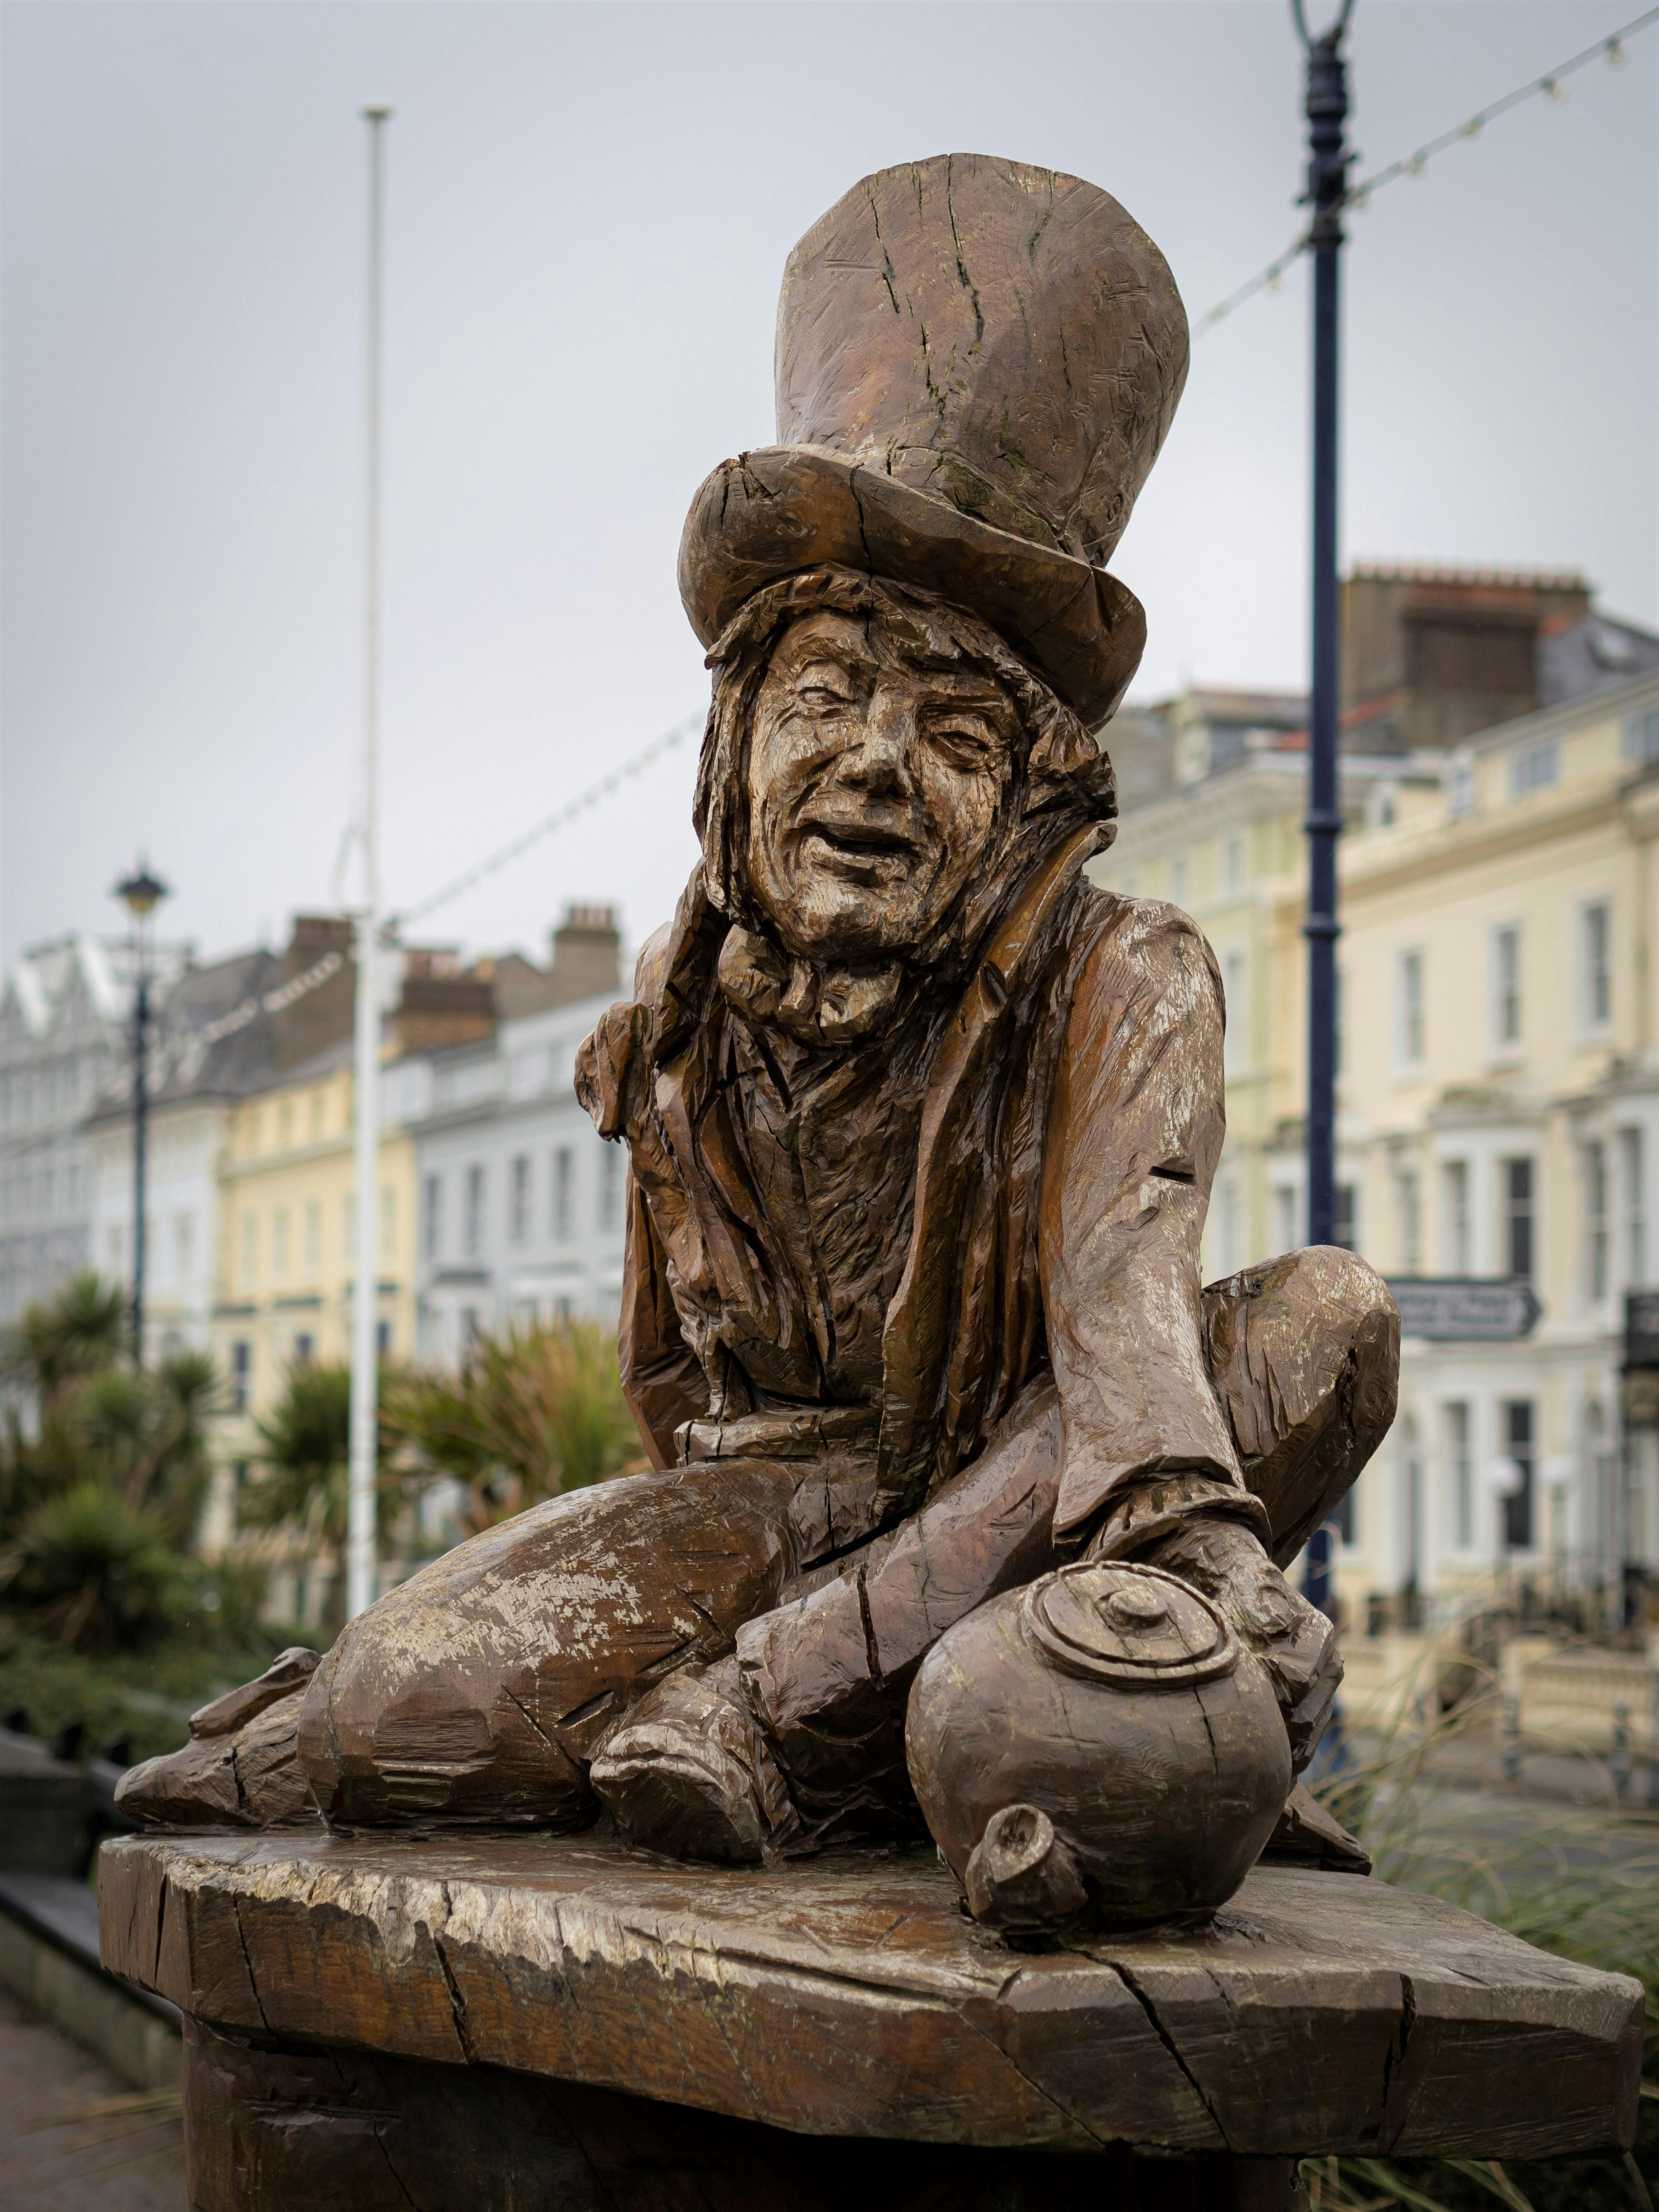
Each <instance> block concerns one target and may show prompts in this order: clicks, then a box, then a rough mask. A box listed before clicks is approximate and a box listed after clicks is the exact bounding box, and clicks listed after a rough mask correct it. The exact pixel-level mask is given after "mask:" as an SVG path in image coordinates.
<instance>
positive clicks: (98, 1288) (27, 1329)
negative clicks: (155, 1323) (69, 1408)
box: [4, 1267, 128, 1418]
mask: <svg viewBox="0 0 1659 2212" xmlns="http://www.w3.org/2000/svg"><path fill="white" fill-rule="evenodd" d="M127 1323H128V1315H127V1297H126V1292H125V1291H124V1290H122V1289H121V1287H120V1285H118V1284H116V1283H106V1282H105V1281H104V1280H103V1279H102V1277H101V1276H100V1275H99V1274H97V1273H95V1272H94V1270H93V1269H92V1268H90V1267H88V1268H86V1269H84V1270H83V1271H82V1273H80V1274H78V1275H72V1276H71V1277H70V1279H69V1281H68V1282H67V1283H65V1284H64V1286H63V1288H62V1289H61V1290H60V1291H58V1292H57V1294H56V1296H55V1297H50V1298H42V1299H37V1300H36V1301H35V1303H34V1304H33V1305H29V1306H26V1307H25V1308H24V1309H23V1311H22V1313H21V1316H19V1318H18V1321H17V1322H16V1324H15V1327H14V1328H13V1329H12V1331H11V1334H10V1339H9V1342H8V1344H7V1346H6V1349H5V1355H4V1369H5V1372H6V1375H7V1377H8V1379H9V1381H11V1382H12V1383H16V1384H21V1385H22V1386H23V1387H24V1388H25V1389H28V1390H30V1391H32V1392H33V1395H34V1398H35V1400H36V1402H37V1403H38V1405H39V1407H40V1412H41V1414H42V1416H43V1418H44V1416H45V1415H46V1413H48V1412H49V1411H50V1409H51V1408H52V1407H53V1406H54V1405H56V1404H57V1403H58V1400H59V1399H61V1398H62V1396H63V1395H64V1392H65V1391H66V1390H67V1389H69V1388H70V1386H71V1385H72V1384H74V1383H81V1382H84V1381H85V1380H86V1379H87V1377H88V1376H93V1375H98V1374H101V1373H102V1371H103V1370H105V1369H106V1368H108V1367H113V1366H114V1365H115V1364H116V1363H117V1361H118V1359H119V1358H120V1357H121V1354H122V1353H123V1352H125V1349H126V1346H127Z"/></svg>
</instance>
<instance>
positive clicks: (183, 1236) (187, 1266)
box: [173, 1213, 196, 1290]
mask: <svg viewBox="0 0 1659 2212" xmlns="http://www.w3.org/2000/svg"><path fill="white" fill-rule="evenodd" d="M195 1256H196V1216H195V1215H194V1214H193V1213H175V1214H174V1215H173V1280H174V1281H175V1282H176V1283H177V1284H178V1285H179V1289H180V1290H186V1289H188V1287H189V1285H190V1271H191V1262H192V1261H193V1260H194V1259H195Z"/></svg>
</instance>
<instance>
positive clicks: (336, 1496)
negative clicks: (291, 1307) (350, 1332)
mask: <svg viewBox="0 0 1659 2212" xmlns="http://www.w3.org/2000/svg"><path fill="white" fill-rule="evenodd" d="M390 1389H392V1382H391V1379H390V1378H389V1377H388V1376H386V1375H384V1374H383V1375H382V1376H381V1395H382V1397H383V1398H384V1397H385V1396H386V1395H387V1394H388V1392H389V1391H390ZM256 1425H257V1427H258V1431H259V1442H260V1449H259V1452H258V1462H259V1464H260V1466H261V1468H262V1469H263V1473H262V1474H261V1475H260V1477H259V1480H258V1481H257V1482H256V1483H254V1484H253V1485H252V1487H251V1489H250V1490H249V1491H248V1492H247V1494H246V1498H244V1499H243V1502H242V1508H241V1510H242V1517H243V1519H244V1520H245V1521H246V1522H248V1523H249V1524H250V1525H251V1526H252V1527H253V1528H270V1529H290V1530H293V1531H295V1533H296V1534H300V1535H301V1538H302V1540H303V1541H306V1542H307V1545H308V1546H309V1547H312V1548H313V1549H315V1550H317V1551H319V1552H321V1553H323V1554H325V1557H326V1558H327V1559H328V1560H329V1562H330V1574H331V1593H332V1595H331V1600H330V1604H329V1607H327V1608H326V1611H327V1613H328V1614H329V1617H330V1618H332V1616H333V1613H335V1612H336V1611H337V1609H338V1601H339V1598H340V1596H341V1595H342V1592H343V1575H342V1571H341V1570H342V1562H343V1557H344V1553H345V1545H346V1534H347V1524H348V1522H349V1515H350V1465H351V1370H350V1368H349V1366H347V1365H345V1364H343V1363H342V1362H337V1361H331V1360H321V1361H319V1362H317V1363H315V1364H313V1365H309V1366H305V1367H295V1368H291V1369H290V1370H289V1377H288V1383H287V1387H286V1388H285V1389H284V1390H283V1395H282V1396H281V1397H280V1398H279V1399H278V1400H277V1401H276V1405H275V1406H274V1407H272V1409H271V1411H270V1413H268V1414H267V1415H265V1416H264V1419H261V1420H260V1421H258V1423H257V1424H256ZM376 1486H377V1489H378V1492H379V1495H380V1510H381V1512H382V1515H383V1516H387V1517H390V1516H392V1515H394V1514H395V1513H396V1512H397V1510H398V1509H399V1508H400V1507H401V1506H402V1504H404V1486H403V1481H402V1478H401V1475H400V1474H399V1472H398V1469H397V1468H395V1467H393V1466H392V1463H391V1462H390V1461H389V1459H388V1457H387V1455H386V1449H385V1431H384V1429H383V1430H382V1441H381V1450H380V1457H379V1467H378V1471H377V1475H376Z"/></svg>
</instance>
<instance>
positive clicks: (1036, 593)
mask: <svg viewBox="0 0 1659 2212" xmlns="http://www.w3.org/2000/svg"><path fill="white" fill-rule="evenodd" d="M831 563H833V564H835V565H836V566H837V567H841V568H857V569H860V570H862V571H864V572H865V573H866V574H870V575H872V576H891V577H894V578H896V580H898V581H899V582H901V583H907V584H918V585H920V586H921V587H922V588H923V589H924V590H926V591H930V592H938V593H939V597H940V598H941V599H948V600H949V601H950V602H951V604H952V605H955V606H961V607H966V608H968V609H969V611H971V612H973V613H975V614H977V615H979V616H981V617H983V619H984V620H985V621H986V622H987V623H989V624H990V625H991V627H992V629H994V630H995V631H996V632H997V634H998V635H999V636H1000V637H1001V638H1003V639H1005V640H1006V642H1007V643H1008V644H1009V645H1010V646H1011V647H1012V648H1013V650H1014V651H1015V652H1016V653H1018V655H1019V656H1020V658H1021V659H1022V660H1025V661H1028V662H1029V663H1030V665H1031V666H1032V667H1033V668H1034V669H1035V670H1036V671H1037V673H1038V674H1039V675H1041V676H1042V677H1044V678H1046V679H1047V680H1048V682H1049V683H1050V684H1052V685H1053V686H1054V690H1056V691H1057V692H1058V693H1059V694H1060V697H1061V698H1062V699H1064V700H1065V702H1066V704H1067V706H1069V707H1071V708H1073V710H1074V711H1075V712H1076V713H1077V714H1079V716H1080V717H1081V718H1082V720H1083V721H1084V722H1085V724H1086V725H1087V726H1089V727H1091V728H1095V727H1097V726H1098V725H1099V724H1100V723H1102V722H1103V721H1105V720H1107V718H1108V717H1109V715H1110V714H1113V713H1114V712H1115V710H1116V708H1117V706H1118V703H1119V702H1120V701H1121V699H1122V696H1123V694H1124V692H1125V691H1126V690H1127V689H1128V685H1129V683H1130V679H1131V678H1133V675H1134V672H1135V670H1136V669H1137V668H1138V667H1139V665H1140V656H1141V653H1142V651H1143V650H1144V648H1145V647H1146V615H1145V613H1144V612H1143V611H1142V609H1141V605H1140V602H1139V599H1136V597H1135V595H1134V593H1133V592H1131V591H1130V590H1128V589H1127V586H1124V585H1122V584H1120V583H1119V582H1118V580H1117V579H1116V577H1115V576H1111V575H1109V574H1107V573H1106V572H1105V570H1104V569H1102V568H1091V566H1090V565H1089V563H1088V562H1086V561H1079V560H1078V559H1076V558H1075V557H1074V556H1073V555H1071V554H1069V553H1059V552H1055V551H1054V550H1053V549H1052V548H1050V547H1048V546H1044V545H1035V544H1031V543H1030V541H1029V540H1028V539H1026V538H1017V537H1015V536H1014V535H1013V534H1012V532H1009V531H1006V530H998V529H996V528H995V527H994V526H993V525H992V524H990V523H988V522H981V521H978V520H976V519H975V517H974V516H972V515H970V514H963V513H962V512H961V511H960V509H959V508H957V507H951V506H950V505H948V504H947V503H946V501H944V500H942V499H934V498H932V497H931V496H930V495H928V494H927V493H926V492H920V491H915V490H914V489H912V488H911V487H910V486H909V485H908V484H904V483H899V482H898V481H897V480H896V478H895V477H890V476H884V475H883V474H882V473H881V472H880V471H877V470H874V469H869V468H866V467H864V466H863V465H861V464H860V463H859V462H857V461H853V460H849V459H848V458H847V456H846V455H845V454H842V453H832V452H829V451H828V450H827V449H826V448H824V447H817V446H768V447H763V448H762V449H760V450H759V451H757V452H755V453H740V454H739V455H738V459H736V460H734V461H722V462H721V464H720V467H719V468H717V469H716V470H714V472H713V473H712V474H711V475H710V476H708V477H706V478H705V479H704V482H703V483H702V487H701V488H700V489H699V490H698V493H697V495H696V498H695V499H694V500H693V501H692V502H691V512H690V514H689V515H687V517H686V520H685V531H684V536H683V537H682V538H681V540H680V561H679V583H680V597H681V599H683V600H684V604H685V611H686V613H687V615H688V616H689V617H690V621H691V627H692V629H694V630H696V634H697V636H698V638H699V639H700V640H701V641H702V644H703V645H704V646H705V647H708V646H711V645H713V643H714V641H715V639H716V638H717V637H718V636H719V635H720V632H721V631H722V630H723V629H725V628H726V624H727V623H729V622H730V621H731V619H732V616H733V615H735V614H736V613H737V611H738V608H739V607H741V606H742V605H743V604H744V600H745V599H750V597H751V596H752V595H753V594H754V593H755V592H758V591H760V590H761V589H762V588H763V586H765V585H767V584H771V583H775V582H776V581H777V580H778V579H779V578H780V577H782V576H789V575H793V574H797V573H799V571H800V570H802V569H804V568H822V567H824V566H826V565H829V564H831Z"/></svg>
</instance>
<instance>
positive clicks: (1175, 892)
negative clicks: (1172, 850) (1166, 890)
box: [1170, 853, 1187, 907]
mask: <svg viewBox="0 0 1659 2212" xmlns="http://www.w3.org/2000/svg"><path fill="white" fill-rule="evenodd" d="M1170 901H1171V902H1172V903H1173V904H1174V905H1176V906H1182V907H1184V906H1185V905H1186V903H1187V855H1186V854H1184V853H1178V854H1176V857H1175V859H1174V860H1171V861H1170Z"/></svg>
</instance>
